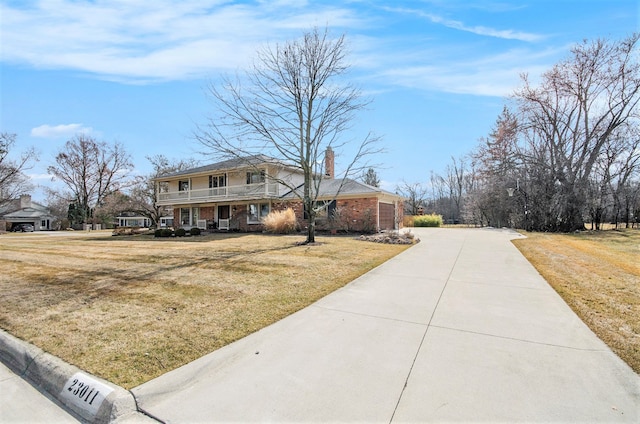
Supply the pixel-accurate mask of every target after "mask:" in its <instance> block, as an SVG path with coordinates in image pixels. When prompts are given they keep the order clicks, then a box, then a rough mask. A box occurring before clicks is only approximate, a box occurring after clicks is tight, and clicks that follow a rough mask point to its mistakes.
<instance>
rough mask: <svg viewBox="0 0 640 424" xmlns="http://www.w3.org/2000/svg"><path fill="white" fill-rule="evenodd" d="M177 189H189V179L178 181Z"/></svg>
mask: <svg viewBox="0 0 640 424" xmlns="http://www.w3.org/2000/svg"><path fill="white" fill-rule="evenodd" d="M178 191H189V180H180V181H178Z"/></svg>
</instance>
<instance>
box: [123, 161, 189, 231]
mask: <svg viewBox="0 0 640 424" xmlns="http://www.w3.org/2000/svg"><path fill="white" fill-rule="evenodd" d="M147 160H148V161H149V162H150V163H151V166H152V171H151V173H150V174H149V175H146V176H144V177H142V178H139V179H138V180H137V181H136V184H135V185H134V186H133V188H132V190H131V203H130V208H131V209H132V211H134V212H138V213H140V214H141V215H143V216H146V217H148V218H150V219H151V221H152V222H153V224H154V225H155V224H157V223H158V221H159V220H160V218H161V217H163V216H165V215H166V214H167V213H168V212H169V211H167V210H166V207H164V206H159V205H158V195H159V190H158V189H157V187H156V185H155V184H156V183H155V182H154V178H157V177H160V176H162V175H167V174H172V173H174V172H179V171H184V170H186V169H189V168H193V167H194V166H196V165H197V161H196V160H194V159H180V160H171V159H168V158H167V157H166V156H164V155H154V156H147Z"/></svg>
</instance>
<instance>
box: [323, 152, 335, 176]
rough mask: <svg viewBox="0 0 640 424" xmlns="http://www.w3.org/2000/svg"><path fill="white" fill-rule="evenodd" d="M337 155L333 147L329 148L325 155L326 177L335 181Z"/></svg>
mask: <svg viewBox="0 0 640 424" xmlns="http://www.w3.org/2000/svg"><path fill="white" fill-rule="evenodd" d="M334 159H335V153H333V149H332V148H331V147H327V151H326V152H325V154H324V169H325V171H324V175H325V177H326V178H329V179H333V178H334V177H335V160H334Z"/></svg>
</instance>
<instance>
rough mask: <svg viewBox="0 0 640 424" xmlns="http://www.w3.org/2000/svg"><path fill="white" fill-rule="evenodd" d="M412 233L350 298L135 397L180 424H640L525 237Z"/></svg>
mask: <svg viewBox="0 0 640 424" xmlns="http://www.w3.org/2000/svg"><path fill="white" fill-rule="evenodd" d="M413 232H414V233H416V234H417V235H418V236H419V237H420V238H421V240H422V242H421V243H420V244H418V245H417V246H415V247H413V248H411V249H409V250H407V251H406V252H404V253H403V254H401V255H399V256H397V257H395V258H394V259H392V260H390V261H388V262H386V263H385V264H383V265H382V266H380V267H378V268H376V269H374V270H373V271H371V272H369V273H368V274H366V275H364V276H362V277H361V278H359V279H357V280H355V281H354V282H352V283H351V284H349V285H348V286H346V287H344V288H343V289H341V290H338V291H337V292H334V293H333V294H331V295H329V296H327V297H325V298H323V299H321V300H320V301H318V302H316V303H315V304H313V305H312V306H310V307H308V308H306V309H304V310H301V311H299V312H298V313H296V314H293V315H291V316H289V317H288V318H285V319H284V320H282V321H280V322H278V323H276V324H274V325H272V326H270V327H267V328H265V329H263V330H261V331H258V332H256V333H254V334H252V335H250V336H248V337H246V338H244V339H242V340H239V341H238V342H236V343H233V344H231V345H229V346H227V347H225V348H222V349H220V350H218V351H216V352H213V353H211V354H209V355H207V356H205V357H203V358H200V359H198V360H196V361H194V362H192V363H190V364H187V365H185V366H183V367H181V368H179V369H176V370H174V371H172V372H169V373H167V374H165V375H163V376H161V377H159V378H157V379H155V380H152V381H150V382H148V383H146V384H143V385H141V386H139V387H137V388H134V389H133V390H132V392H133V394H134V396H135V397H136V400H137V402H138V406H139V407H140V408H141V409H142V410H143V411H144V412H145V413H147V414H149V415H151V416H153V417H156V418H158V419H160V420H162V421H164V422H172V423H178V422H185V423H186V422H189V423H191V422H231V421H235V422H267V421H270V422H355V421H360V422H386V423H389V422H438V421H446V422H450V421H469V422H477V421H485V422H552V421H554V422H576V423H578V422H579V423H584V422H630V423H638V422H640V377H639V376H638V375H637V374H635V373H634V372H633V371H632V370H631V369H630V368H629V367H628V366H627V365H626V364H625V363H624V362H622V361H621V360H620V359H619V358H618V357H617V356H616V355H615V354H613V353H612V352H611V350H610V349H609V348H608V347H607V346H606V345H605V344H604V343H602V342H601V341H600V340H599V339H598V338H597V337H596V336H595V335H594V334H593V333H592V332H591V331H590V330H589V329H588V328H587V327H586V326H585V325H584V324H583V323H582V321H580V319H578V317H577V316H576V315H575V314H574V313H573V312H572V311H571V309H570V308H569V307H568V306H567V305H566V304H565V303H564V301H563V300H562V299H561V298H560V297H559V296H558V295H557V294H556V293H555V291H554V290H553V289H551V288H550V286H549V285H548V284H547V283H546V282H545V281H544V279H543V278H542V277H541V276H540V275H539V274H538V273H537V272H536V270H535V269H534V268H533V267H532V266H531V265H530V264H529V263H528V262H527V261H526V260H525V259H524V257H523V256H522V255H521V254H520V253H519V252H518V250H517V249H516V248H515V247H514V246H513V245H512V243H511V240H512V239H513V238H516V237H520V236H519V235H518V234H517V233H514V232H511V231H508V230H492V229H414V230H413ZM318 278H331V276H330V275H319V276H318Z"/></svg>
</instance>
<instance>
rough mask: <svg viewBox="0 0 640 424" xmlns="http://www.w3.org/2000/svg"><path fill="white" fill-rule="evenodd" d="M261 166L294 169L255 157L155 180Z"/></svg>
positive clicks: (267, 158) (238, 159)
mask: <svg viewBox="0 0 640 424" xmlns="http://www.w3.org/2000/svg"><path fill="white" fill-rule="evenodd" d="M260 165H278V166H288V167H292V166H291V165H287V164H285V163H284V162H282V161H280V160H278V159H274V158H272V157H269V156H265V155H255V156H249V157H243V158H234V159H227V160H224V161H221V162H216V163H212V164H210V165H204V166H200V167H197V168H191V169H185V170H184V171H178V172H172V173H170V174H165V175H161V176H159V177H157V178H154V179H155V180H162V179H166V178H174V177H179V176H181V175H191V174H204V173H209V172H222V171H228V170H233V169H238V168H249V167H253V166H260Z"/></svg>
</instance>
